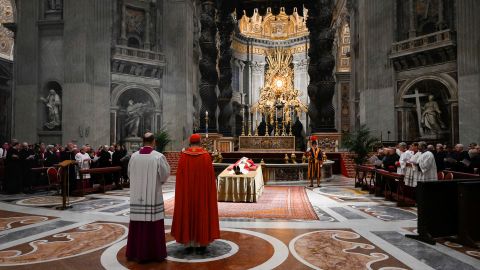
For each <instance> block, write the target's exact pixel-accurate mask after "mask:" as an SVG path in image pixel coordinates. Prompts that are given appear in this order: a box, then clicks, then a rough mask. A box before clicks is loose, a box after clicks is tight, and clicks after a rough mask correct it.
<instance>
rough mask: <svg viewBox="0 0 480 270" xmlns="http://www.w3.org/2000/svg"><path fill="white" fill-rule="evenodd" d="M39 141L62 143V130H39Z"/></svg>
mask: <svg viewBox="0 0 480 270" xmlns="http://www.w3.org/2000/svg"><path fill="white" fill-rule="evenodd" d="M38 141H39V142H43V143H46V144H57V143H62V131H38Z"/></svg>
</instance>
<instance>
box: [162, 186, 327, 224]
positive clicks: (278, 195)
mask: <svg viewBox="0 0 480 270" xmlns="http://www.w3.org/2000/svg"><path fill="white" fill-rule="evenodd" d="M173 208H174V198H172V199H169V200H167V201H165V213H166V215H167V216H169V217H171V216H172V215H173ZM218 212H219V215H220V217H221V218H256V219H303V220H317V219H318V217H317V215H316V214H315V211H314V210H313V208H312V205H311V204H310V202H309V201H308V197H307V193H306V192H305V188H304V187H285V186H268V187H267V186H266V187H265V189H264V191H263V194H262V196H261V197H260V199H259V200H258V202H257V203H229V202H219V203H218Z"/></svg>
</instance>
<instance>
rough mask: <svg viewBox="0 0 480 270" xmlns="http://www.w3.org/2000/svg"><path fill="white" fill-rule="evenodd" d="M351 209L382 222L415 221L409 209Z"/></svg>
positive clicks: (377, 206) (387, 207) (415, 216)
mask: <svg viewBox="0 0 480 270" xmlns="http://www.w3.org/2000/svg"><path fill="white" fill-rule="evenodd" d="M351 207H352V208H355V209H358V210H360V211H362V212H365V213H367V214H369V215H371V216H373V217H376V218H378V219H381V220H384V221H397V220H417V214H416V213H415V212H413V211H412V210H410V209H409V208H405V209H402V208H398V207H394V206H387V205H368V206H364V205H351Z"/></svg>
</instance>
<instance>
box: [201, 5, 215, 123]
mask: <svg viewBox="0 0 480 270" xmlns="http://www.w3.org/2000/svg"><path fill="white" fill-rule="evenodd" d="M200 24H201V33H200V38H199V44H200V50H201V52H202V58H201V59H200V64H199V69H200V75H201V79H200V87H199V92H200V99H201V100H202V107H201V108H200V119H201V121H200V131H201V132H205V128H206V125H205V123H206V121H205V120H204V119H205V112H206V111H208V116H209V117H208V119H209V120H208V129H209V131H210V132H217V119H216V112H217V94H216V91H215V88H216V87H217V82H218V74H217V54H218V50H217V46H216V35H217V27H216V25H215V3H214V2H213V1H210V0H207V1H202V12H201V15H200Z"/></svg>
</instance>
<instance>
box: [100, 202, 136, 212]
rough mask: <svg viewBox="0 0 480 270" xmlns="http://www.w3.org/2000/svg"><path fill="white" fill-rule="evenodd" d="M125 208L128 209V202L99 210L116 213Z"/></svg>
mask: <svg viewBox="0 0 480 270" xmlns="http://www.w3.org/2000/svg"><path fill="white" fill-rule="evenodd" d="M126 209H130V204H124V205H119V206H116V207H112V208H107V209H103V210H101V211H100V212H104V213H116V212H120V211H122V210H126Z"/></svg>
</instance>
